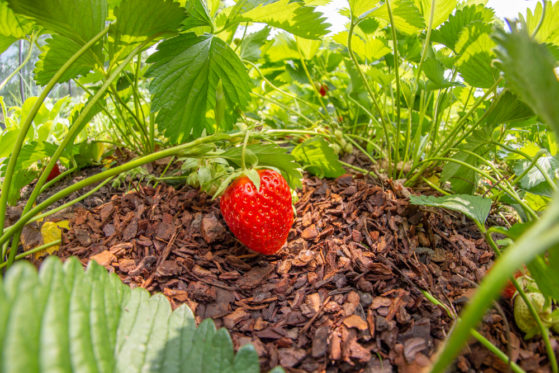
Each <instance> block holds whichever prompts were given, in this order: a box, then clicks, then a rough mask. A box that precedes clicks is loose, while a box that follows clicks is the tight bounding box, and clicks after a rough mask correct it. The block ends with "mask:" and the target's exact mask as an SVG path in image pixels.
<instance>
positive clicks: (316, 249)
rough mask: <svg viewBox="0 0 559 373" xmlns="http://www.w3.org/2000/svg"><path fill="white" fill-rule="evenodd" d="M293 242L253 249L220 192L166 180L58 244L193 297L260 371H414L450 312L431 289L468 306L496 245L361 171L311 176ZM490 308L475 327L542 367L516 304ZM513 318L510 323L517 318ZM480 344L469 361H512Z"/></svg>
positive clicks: (132, 281)
mask: <svg viewBox="0 0 559 373" xmlns="http://www.w3.org/2000/svg"><path fill="white" fill-rule="evenodd" d="M296 208H297V219H296V221H295V224H294V227H293V228H292V230H291V233H290V235H289V239H288V243H287V245H286V246H285V247H284V248H283V249H282V250H281V251H280V252H279V253H278V254H276V255H273V256H262V255H256V254H254V253H252V252H250V251H248V250H247V249H246V248H244V247H243V245H242V244H240V243H239V242H238V241H236V240H235V238H234V237H233V236H232V234H231V233H230V232H229V231H228V229H227V227H226V225H225V223H224V221H223V219H222V218H221V214H220V212H219V204H218V203H217V201H211V198H210V197H209V196H207V195H205V194H203V193H200V192H199V191H197V190H194V189H192V188H189V187H183V188H182V189H179V190H176V189H174V188H173V187H170V186H164V185H159V186H158V187H156V188H155V189H153V188H151V187H142V186H139V187H137V189H136V190H134V191H132V192H128V193H126V194H123V195H113V196H112V197H111V198H110V200H107V201H106V202H105V203H103V204H101V205H99V206H97V207H93V208H89V209H87V208H85V207H81V208H78V209H77V210H76V211H74V214H73V218H72V220H71V229H70V230H69V231H68V232H66V233H65V234H64V237H63V245H62V247H61V249H60V250H59V252H58V254H57V255H59V256H60V257H62V258H66V257H69V256H71V255H75V256H78V257H79V258H80V259H81V260H82V262H83V264H84V265H85V264H87V263H88V262H89V261H90V260H96V261H97V262H99V263H100V264H102V265H104V266H105V267H106V268H108V269H109V271H114V272H115V273H116V274H118V276H119V277H120V278H121V279H122V280H123V281H124V282H125V283H127V284H129V285H130V286H132V287H138V286H140V287H144V288H146V289H147V290H149V291H150V292H162V293H163V294H165V295H166V296H167V297H168V299H169V300H170V302H171V304H172V306H173V307H177V306H178V305H180V304H182V303H187V304H188V305H189V306H190V308H191V309H192V310H193V311H194V312H195V314H196V318H197V320H198V321H200V320H202V319H205V318H208V317H209V318H212V319H213V320H214V321H215V323H216V325H217V326H218V327H225V328H227V329H228V330H229V331H230V332H231V336H232V339H233V342H234V344H235V346H236V347H239V346H241V345H243V344H245V343H252V344H253V345H254V347H255V348H256V351H257V352H258V354H259V356H260V360H261V363H262V364H263V368H264V369H269V368H270V367H273V366H276V365H281V366H283V367H284V368H285V369H286V370H287V371H290V372H303V371H305V372H317V371H327V372H336V371H343V372H364V371H366V372H393V371H398V372H418V371H420V370H421V368H423V367H425V366H427V365H428V364H429V361H430V357H432V356H433V354H434V353H435V352H436V350H437V347H438V346H439V345H440V343H441V341H443V340H444V338H445V336H446V334H447V332H448V330H449V328H450V326H451V325H452V320H451V319H450V318H449V317H448V316H447V315H446V313H445V312H444V311H443V310H442V309H441V308H440V307H437V306H434V305H433V304H431V303H430V302H429V301H428V300H427V299H426V298H425V297H424V296H423V294H422V292H421V289H424V290H427V291H428V292H430V293H431V294H432V295H433V296H435V297H436V298H438V299H439V300H440V301H441V302H443V303H445V304H447V305H448V306H449V307H450V309H453V310H454V311H456V312H459V311H460V309H461V307H462V306H463V305H464V304H465V303H467V302H468V299H469V297H470V296H471V294H473V291H474V288H475V286H476V283H478V282H479V281H480V280H481V279H482V277H483V276H484V274H485V272H486V271H487V269H488V268H489V267H490V265H491V263H492V260H493V253H492V252H491V251H490V249H489V248H488V247H487V245H486V244H485V241H484V240H483V238H482V237H481V236H480V235H479V233H478V231H477V229H476V228H475V226H474V225H473V224H471V223H470V222H469V221H467V220H466V219H465V218H464V217H463V216H461V215H459V214H453V213H450V212H445V211H442V210H434V209H426V208H419V207H417V206H412V205H410V204H409V202H408V199H407V198H406V197H405V190H403V189H402V188H401V187H400V188H399V187H397V185H394V184H389V185H388V186H386V188H384V187H383V186H379V185H375V184H372V183H371V182H367V181H366V180H365V179H364V178H363V177H360V176H351V175H345V176H342V177H340V178H338V179H336V180H321V179H317V178H308V179H305V181H304V188H303V190H302V191H301V192H300V200H299V202H298V203H297V205H296ZM501 303H502V305H503V307H497V308H496V309H494V310H492V311H490V312H488V313H487V315H486V317H485V319H484V323H483V324H482V326H481V327H480V331H481V332H482V333H483V334H484V335H485V336H486V337H487V338H489V339H490V340H491V341H492V342H493V343H494V344H496V345H497V346H498V347H500V348H501V349H502V350H503V351H509V353H510V354H511V356H512V357H513V359H514V360H516V361H518V362H519V363H520V365H521V366H523V367H524V368H525V369H526V370H528V371H546V370H547V369H548V363H547V358H546V355H545V352H544V349H543V346H542V344H541V342H539V340H537V339H536V340H535V341H533V342H526V341H524V340H523V339H522V336H521V334H520V333H519V332H518V330H517V329H516V327H515V326H514V325H513V323H510V322H509V323H507V319H508V320H512V314H511V307H510V305H509V304H507V303H505V302H504V301H503V302H501ZM509 324H510V325H509ZM507 368H508V367H507V365H506V364H504V363H502V362H501V361H500V360H498V359H497V358H495V357H494V356H493V355H492V354H491V353H490V352H489V351H487V350H486V349H485V348H483V347H481V346H480V345H479V344H477V343H474V342H472V343H471V344H470V346H469V347H468V349H466V350H465V352H464V353H463V355H461V356H460V358H459V359H458V360H457V363H456V366H455V367H454V370H457V371H462V372H472V371H483V372H495V371H507Z"/></svg>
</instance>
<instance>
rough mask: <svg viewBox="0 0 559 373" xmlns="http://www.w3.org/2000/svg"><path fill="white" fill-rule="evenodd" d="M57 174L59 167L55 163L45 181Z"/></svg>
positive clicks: (58, 173)
mask: <svg viewBox="0 0 559 373" xmlns="http://www.w3.org/2000/svg"><path fill="white" fill-rule="evenodd" d="M58 175H60V168H58V163H55V164H54V167H53V168H52V170H50V173H49V176H47V181H51V180H52V179H54V178H55V177H57V176H58Z"/></svg>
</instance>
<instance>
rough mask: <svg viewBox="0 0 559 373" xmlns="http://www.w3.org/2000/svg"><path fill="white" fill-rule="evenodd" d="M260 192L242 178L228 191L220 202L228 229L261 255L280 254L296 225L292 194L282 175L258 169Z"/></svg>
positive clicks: (236, 180)
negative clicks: (294, 223) (279, 251)
mask: <svg viewBox="0 0 559 373" xmlns="http://www.w3.org/2000/svg"><path fill="white" fill-rule="evenodd" d="M258 175H259V176H260V190H256V187H255V186H254V184H253V183H252V182H251V181H250V180H249V178H248V177H246V176H241V177H239V178H237V179H235V181H233V182H232V183H231V185H229V186H228V187H227V189H226V190H225V193H224V194H223V196H222V197H221V201H220V203H219V206H220V209H221V214H222V215H223V218H224V219H225V222H226V223H227V226H228V227H229V229H230V230H231V232H233V234H234V235H235V237H237V239H239V241H241V242H242V243H243V244H244V245H245V246H246V247H248V248H249V249H251V250H254V251H256V252H259V253H261V254H266V255H270V254H274V253H276V252H277V251H278V250H279V249H281V247H282V246H283V244H284V243H285V241H287V235H288V234H289V230H290V229H291V226H292V225H293V208H292V205H291V191H290V190H289V186H288V185H287V182H286V181H285V179H284V178H283V176H281V174H280V173H278V172H276V171H274V170H267V169H265V170H258Z"/></svg>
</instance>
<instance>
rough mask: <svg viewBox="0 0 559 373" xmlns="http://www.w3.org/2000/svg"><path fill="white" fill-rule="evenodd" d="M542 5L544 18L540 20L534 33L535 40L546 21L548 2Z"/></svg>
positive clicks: (545, 1) (545, 0)
mask: <svg viewBox="0 0 559 373" xmlns="http://www.w3.org/2000/svg"><path fill="white" fill-rule="evenodd" d="M542 3H543V9H542V16H541V18H540V21H539V22H538V25H537V26H536V28H535V29H534V32H533V33H532V38H534V39H535V38H536V35H537V34H538V31H540V28H541V27H542V25H543V21H544V19H545V11H546V10H547V0H542Z"/></svg>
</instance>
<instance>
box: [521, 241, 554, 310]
mask: <svg viewBox="0 0 559 373" xmlns="http://www.w3.org/2000/svg"><path fill="white" fill-rule="evenodd" d="M558 265H559V246H557V245H556V246H555V247H552V248H550V249H549V250H548V255H547V256H542V255H539V256H537V257H536V258H535V259H534V260H533V261H531V262H530V263H528V264H527V265H526V266H527V267H528V270H529V271H530V275H531V276H532V277H533V278H534V280H536V283H537V284H538V288H539V289H540V290H541V292H542V293H543V295H545V296H546V297H552V298H553V299H555V301H559V272H557V268H559V267H557V266H558Z"/></svg>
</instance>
